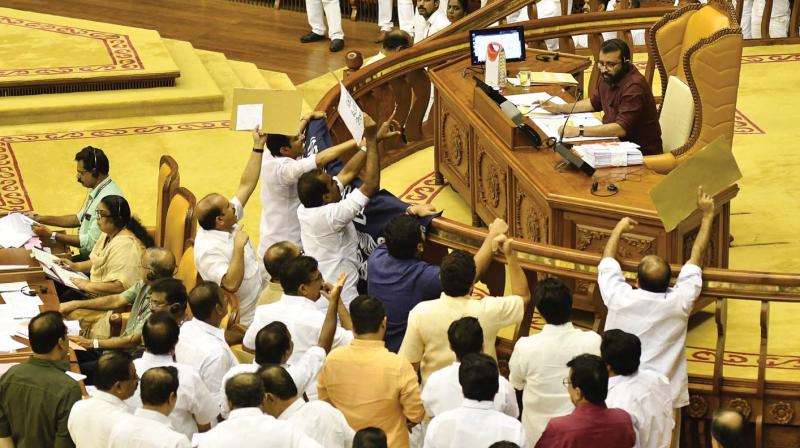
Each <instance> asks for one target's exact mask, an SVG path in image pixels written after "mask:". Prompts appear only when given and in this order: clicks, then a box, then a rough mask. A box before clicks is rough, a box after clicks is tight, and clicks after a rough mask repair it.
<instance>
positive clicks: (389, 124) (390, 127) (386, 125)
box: [378, 108, 401, 141]
mask: <svg viewBox="0 0 800 448" xmlns="http://www.w3.org/2000/svg"><path fill="white" fill-rule="evenodd" d="M395 114H397V108H395V109H394V111H392V115H391V116H390V117H389V118H387V119H386V121H384V122H383V124H382V125H381V127H380V129H378V140H379V141H381V140H386V139H387V138H391V137H395V136H398V135H400V129H401V126H400V123H399V122H398V121H397V120H395V119H394V116H395Z"/></svg>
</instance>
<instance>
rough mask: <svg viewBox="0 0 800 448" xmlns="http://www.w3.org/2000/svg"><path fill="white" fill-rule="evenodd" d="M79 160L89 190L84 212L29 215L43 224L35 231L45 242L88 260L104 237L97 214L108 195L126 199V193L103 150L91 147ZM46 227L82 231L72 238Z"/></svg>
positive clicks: (80, 179) (82, 180)
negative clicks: (113, 175) (113, 176)
mask: <svg viewBox="0 0 800 448" xmlns="http://www.w3.org/2000/svg"><path fill="white" fill-rule="evenodd" d="M75 161H76V162H78V183H79V184H81V185H83V186H84V187H86V188H88V189H89V193H88V194H87V195H86V200H85V201H84V204H83V207H81V209H80V211H78V213H77V214H75V215H65V216H50V215H40V214H38V213H36V212H29V213H26V215H27V216H28V217H30V218H31V219H34V220H36V222H38V223H39V224H35V225H33V226H31V228H32V229H33V231H34V233H36V235H38V236H39V237H40V238H41V239H42V240H51V241H55V242H59V243H62V244H66V245H68V246H72V247H77V248H78V249H79V251H80V252H79V254H78V257H76V258H77V259H78V260H85V259H87V258H89V253H90V252H91V251H92V248H94V243H95V242H97V239H98V238H100V227H99V226H98V225H97V215H96V213H95V212H96V211H97V205H98V204H100V200H101V199H103V198H104V197H106V196H108V195H112V194H113V195H117V196H122V190H121V189H120V188H119V186H118V185H117V184H116V183H115V182H114V181H113V180H111V178H110V177H108V171H109V163H108V157H106V153H105V152H103V150H102V149H100V148H95V147H92V146H87V147H85V148H83V149H81V150H80V151H78V153H77V154H75ZM46 226H57V227H64V228H75V227H79V230H78V234H77V235H68V234H66V233H56V232H53V231H52V230H50V229H49V228H47V227H46Z"/></svg>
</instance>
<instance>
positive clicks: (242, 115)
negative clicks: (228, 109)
mask: <svg viewBox="0 0 800 448" xmlns="http://www.w3.org/2000/svg"><path fill="white" fill-rule="evenodd" d="M263 116H264V105H263V104H240V105H239V107H237V108H236V130H237V131H252V130H253V129H255V128H256V126H258V127H259V128H262V127H264V126H263V123H261V118H262V117H263Z"/></svg>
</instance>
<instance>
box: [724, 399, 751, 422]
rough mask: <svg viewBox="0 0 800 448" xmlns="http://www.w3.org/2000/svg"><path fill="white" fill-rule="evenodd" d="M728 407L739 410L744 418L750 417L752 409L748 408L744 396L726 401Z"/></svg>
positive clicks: (748, 404)
mask: <svg viewBox="0 0 800 448" xmlns="http://www.w3.org/2000/svg"><path fill="white" fill-rule="evenodd" d="M728 407H729V408H731V409H736V410H737V411H739V413H740V414H742V416H744V418H745V420H747V419H748V418H750V413H751V412H752V409H750V403H748V402H747V400H745V399H744V398H734V399H733V400H731V401H730V403H728Z"/></svg>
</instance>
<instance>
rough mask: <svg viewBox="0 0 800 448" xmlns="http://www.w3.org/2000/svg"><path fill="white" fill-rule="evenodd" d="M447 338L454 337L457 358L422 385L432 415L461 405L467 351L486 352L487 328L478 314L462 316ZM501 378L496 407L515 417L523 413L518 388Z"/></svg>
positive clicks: (452, 326)
mask: <svg viewBox="0 0 800 448" xmlns="http://www.w3.org/2000/svg"><path fill="white" fill-rule="evenodd" d="M447 339H448V340H449V341H450V349H451V350H453V352H454V353H455V354H456V362H454V363H452V364H450V365H449V366H447V367H445V368H443V369H440V370H437V371H435V372H433V373H432V374H431V376H430V377H429V378H428V382H427V383H426V384H425V388H423V389H422V403H423V404H424V405H425V414H426V415H427V416H428V417H429V418H433V417H436V416H437V415H441V414H442V413H444V412H447V411H450V410H453V409H456V408H458V407H459V406H461V403H462V402H463V401H464V395H463V394H462V391H461V383H459V381H458V372H459V368H460V366H461V361H462V360H463V359H464V357H465V356H467V355H470V354H475V353H481V352H483V329H481V324H480V322H478V319H476V318H474V317H469V316H468V317H462V318H461V319H458V320H456V321H453V323H451V324H450V328H448V329H447ZM499 381H500V383H499V386H498V390H497V393H496V394H495V395H494V396H493V397H492V401H493V403H494V409H495V410H497V411H500V412H502V413H504V414H506V415H508V416H509V417H511V418H517V417H519V405H518V404H517V394H516V393H515V392H514V388H513V387H512V386H511V383H509V382H508V380H507V379H505V377H503V376H500V378H499Z"/></svg>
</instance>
